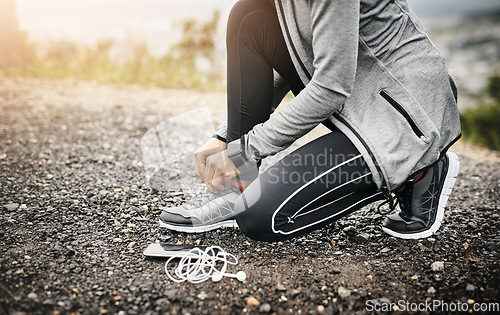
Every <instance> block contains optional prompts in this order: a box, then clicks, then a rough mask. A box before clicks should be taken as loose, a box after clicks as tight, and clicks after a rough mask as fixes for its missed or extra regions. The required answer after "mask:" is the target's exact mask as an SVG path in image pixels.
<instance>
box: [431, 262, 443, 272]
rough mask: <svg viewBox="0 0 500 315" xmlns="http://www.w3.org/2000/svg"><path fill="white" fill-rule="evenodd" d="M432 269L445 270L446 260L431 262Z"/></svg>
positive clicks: (435, 270) (436, 270)
mask: <svg viewBox="0 0 500 315" xmlns="http://www.w3.org/2000/svg"><path fill="white" fill-rule="evenodd" d="M431 269H432V271H434V272H440V271H444V262H442V261H435V262H433V263H432V264H431Z"/></svg>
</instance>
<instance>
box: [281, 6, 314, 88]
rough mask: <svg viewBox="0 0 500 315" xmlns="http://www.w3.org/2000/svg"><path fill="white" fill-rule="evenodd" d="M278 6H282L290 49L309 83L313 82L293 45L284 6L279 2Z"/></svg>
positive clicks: (282, 17)
mask: <svg viewBox="0 0 500 315" xmlns="http://www.w3.org/2000/svg"><path fill="white" fill-rule="evenodd" d="M278 5H279V6H280V8H279V11H280V14H281V19H282V20H283V26H284V27H285V33H286V37H287V38H288V43H289V44H290V48H292V52H293V54H294V56H295V59H297V61H298V62H299V65H300V68H302V71H303V72H304V74H305V75H306V76H307V79H308V80H309V81H311V79H312V76H311V74H310V73H309V71H308V70H307V68H306V66H305V65H304V63H303V62H302V60H301V59H300V57H299V53H298V52H297V49H296V48H295V46H294V45H293V41H292V36H291V35H290V30H289V29H288V24H287V23H286V18H285V12H284V11H283V4H282V3H281V1H278Z"/></svg>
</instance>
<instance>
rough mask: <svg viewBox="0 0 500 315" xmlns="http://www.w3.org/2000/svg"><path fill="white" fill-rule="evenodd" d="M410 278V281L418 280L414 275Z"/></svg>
mask: <svg viewBox="0 0 500 315" xmlns="http://www.w3.org/2000/svg"><path fill="white" fill-rule="evenodd" d="M410 278H411V280H417V279H418V276H417V275H414V276H411V277H410Z"/></svg>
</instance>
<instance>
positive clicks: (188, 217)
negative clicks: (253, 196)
mask: <svg viewBox="0 0 500 315" xmlns="http://www.w3.org/2000/svg"><path fill="white" fill-rule="evenodd" d="M239 196H240V195H239V194H238V193H236V192H234V191H231V190H228V191H225V192H221V193H218V194H214V193H211V192H207V193H206V194H205V195H204V196H203V197H200V198H197V199H195V200H192V201H190V202H188V203H187V204H184V205H182V206H178V207H170V208H165V209H163V212H162V213H161V215H160V227H164V228H167V229H169V230H174V231H179V232H186V233H201V232H206V231H210V230H214V229H218V228H221V227H231V228H236V227H238V223H236V220H235V219H234V211H233V209H234V204H235V203H236V199H238V197H239Z"/></svg>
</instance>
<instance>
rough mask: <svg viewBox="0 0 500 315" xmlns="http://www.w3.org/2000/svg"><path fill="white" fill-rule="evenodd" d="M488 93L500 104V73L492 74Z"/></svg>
mask: <svg viewBox="0 0 500 315" xmlns="http://www.w3.org/2000/svg"><path fill="white" fill-rule="evenodd" d="M488 94H489V95H490V97H491V98H492V99H493V100H495V101H496V102H497V103H498V104H500V75H494V76H492V77H491V78H490V79H489V81H488Z"/></svg>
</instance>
